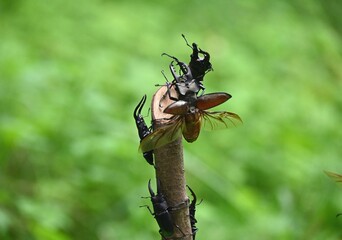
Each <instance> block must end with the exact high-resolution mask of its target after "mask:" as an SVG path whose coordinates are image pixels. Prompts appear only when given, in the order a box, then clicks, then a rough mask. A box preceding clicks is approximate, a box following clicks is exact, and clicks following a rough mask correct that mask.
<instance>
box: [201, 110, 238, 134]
mask: <svg viewBox="0 0 342 240" xmlns="http://www.w3.org/2000/svg"><path fill="white" fill-rule="evenodd" d="M201 114H202V127H203V128H204V129H205V130H215V129H224V128H232V127H236V126H238V125H240V124H242V120H241V118H240V117H239V115H237V114H236V113H232V112H225V111H217V112H207V111H201Z"/></svg>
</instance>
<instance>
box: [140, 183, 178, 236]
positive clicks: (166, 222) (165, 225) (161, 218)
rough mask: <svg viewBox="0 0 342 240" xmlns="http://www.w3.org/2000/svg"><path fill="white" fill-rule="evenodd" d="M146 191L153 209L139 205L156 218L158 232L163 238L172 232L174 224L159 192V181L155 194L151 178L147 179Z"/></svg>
mask: <svg viewBox="0 0 342 240" xmlns="http://www.w3.org/2000/svg"><path fill="white" fill-rule="evenodd" d="M148 191H149V192H150V195H151V197H150V198H151V202H152V205H153V211H154V212H152V211H151V209H150V207H149V206H148V205H144V206H141V207H147V209H148V210H149V211H150V213H151V214H152V215H153V216H154V218H155V219H156V220H157V223H158V225H159V233H160V235H162V237H163V238H165V236H171V235H172V234H173V232H174V227H173V226H174V224H173V221H172V217H171V214H170V212H169V206H168V204H167V202H166V200H165V197H164V195H163V194H162V193H161V192H160V181H158V180H157V195H156V194H155V193H154V192H153V190H152V187H151V179H150V180H149V181H148Z"/></svg>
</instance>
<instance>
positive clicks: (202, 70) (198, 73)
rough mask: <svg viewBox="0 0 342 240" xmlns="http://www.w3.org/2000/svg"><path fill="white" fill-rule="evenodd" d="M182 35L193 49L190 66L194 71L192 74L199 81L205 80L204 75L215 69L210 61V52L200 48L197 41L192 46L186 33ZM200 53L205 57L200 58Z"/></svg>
mask: <svg viewBox="0 0 342 240" xmlns="http://www.w3.org/2000/svg"><path fill="white" fill-rule="evenodd" d="M182 37H183V38H184V40H185V43H186V44H187V45H188V46H189V47H190V48H191V49H192V54H191V55H190V62H189V68H190V70H191V72H192V76H193V77H194V78H195V79H196V80H197V81H199V82H200V81H203V78H204V75H205V74H206V73H208V72H209V71H212V70H213V68H212V65H211V63H210V54H209V53H208V52H205V51H203V50H202V49H200V48H198V46H197V44H196V43H193V44H192V46H191V45H190V44H189V43H188V41H187V40H186V38H185V36H184V34H182ZM199 54H202V55H203V58H200V57H199Z"/></svg>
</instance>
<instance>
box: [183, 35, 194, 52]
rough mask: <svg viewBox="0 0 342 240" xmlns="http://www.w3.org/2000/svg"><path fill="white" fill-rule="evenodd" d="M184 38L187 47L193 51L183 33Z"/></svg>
mask: <svg viewBox="0 0 342 240" xmlns="http://www.w3.org/2000/svg"><path fill="white" fill-rule="evenodd" d="M182 37H183V38H184V40H185V43H186V45H187V46H189V47H190V48H191V49H193V48H192V46H191V45H190V44H189V42H188V40H187V39H186V37H185V35H184V34H183V33H182Z"/></svg>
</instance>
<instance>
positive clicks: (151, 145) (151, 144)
mask: <svg viewBox="0 0 342 240" xmlns="http://www.w3.org/2000/svg"><path fill="white" fill-rule="evenodd" d="M182 123H183V118H182V117H177V118H175V119H174V120H173V121H171V122H170V123H169V124H166V125H165V126H163V127H161V128H158V129H157V130H155V131H154V132H152V133H151V134H150V135H147V136H146V137H145V138H144V139H143V140H142V141H141V142H140V146H139V151H141V152H148V151H150V150H153V149H156V148H160V147H162V146H164V145H166V144H168V143H170V142H173V141H175V140H176V139H177V138H178V137H179V136H181V135H182V129H181V125H182Z"/></svg>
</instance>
